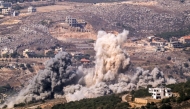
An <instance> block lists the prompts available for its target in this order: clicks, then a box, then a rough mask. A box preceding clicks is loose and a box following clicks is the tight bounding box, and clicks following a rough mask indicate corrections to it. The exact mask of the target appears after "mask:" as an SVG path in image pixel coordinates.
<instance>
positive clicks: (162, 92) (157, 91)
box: [149, 88, 172, 99]
mask: <svg viewBox="0 0 190 109" xmlns="http://www.w3.org/2000/svg"><path fill="white" fill-rule="evenodd" d="M149 93H152V98H153V99H163V98H168V97H172V92H171V89H170V88H149Z"/></svg>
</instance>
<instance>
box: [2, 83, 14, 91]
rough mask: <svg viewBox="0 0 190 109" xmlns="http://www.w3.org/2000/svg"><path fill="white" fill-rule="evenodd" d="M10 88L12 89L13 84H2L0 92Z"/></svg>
mask: <svg viewBox="0 0 190 109" xmlns="http://www.w3.org/2000/svg"><path fill="white" fill-rule="evenodd" d="M9 90H12V88H11V86H10V85H9V84H7V85H5V86H0V93H5V92H8V91H9Z"/></svg>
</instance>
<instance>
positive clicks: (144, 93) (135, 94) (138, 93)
mask: <svg viewBox="0 0 190 109" xmlns="http://www.w3.org/2000/svg"><path fill="white" fill-rule="evenodd" d="M131 95H132V96H133V97H134V98H139V97H147V96H151V94H150V93H149V92H148V88H142V89H139V90H136V91H134V90H132V91H131Z"/></svg>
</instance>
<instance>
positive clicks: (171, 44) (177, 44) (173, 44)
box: [168, 41, 183, 48]
mask: <svg viewBox="0 0 190 109" xmlns="http://www.w3.org/2000/svg"><path fill="white" fill-rule="evenodd" d="M168 47H169V48H182V47H183V45H182V43H180V42H179V41H174V42H169V43H168Z"/></svg>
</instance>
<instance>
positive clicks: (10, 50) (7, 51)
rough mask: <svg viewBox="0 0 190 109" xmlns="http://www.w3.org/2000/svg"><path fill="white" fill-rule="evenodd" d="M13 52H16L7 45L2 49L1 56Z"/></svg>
mask: <svg viewBox="0 0 190 109" xmlns="http://www.w3.org/2000/svg"><path fill="white" fill-rule="evenodd" d="M13 52H14V51H13V49H10V48H7V47H3V48H2V49H1V56H3V55H4V54H11V53H13Z"/></svg>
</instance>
